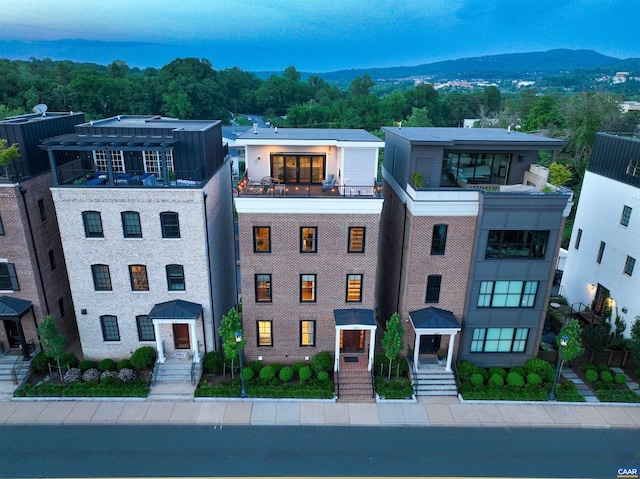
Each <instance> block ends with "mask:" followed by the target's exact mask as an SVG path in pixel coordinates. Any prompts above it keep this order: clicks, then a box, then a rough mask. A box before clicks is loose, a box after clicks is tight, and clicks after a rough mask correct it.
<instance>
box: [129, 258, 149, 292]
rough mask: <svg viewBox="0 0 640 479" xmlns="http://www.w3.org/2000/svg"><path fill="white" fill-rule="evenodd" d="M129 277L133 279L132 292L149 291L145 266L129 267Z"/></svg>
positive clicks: (133, 265) (135, 265)
mask: <svg viewBox="0 0 640 479" xmlns="http://www.w3.org/2000/svg"><path fill="white" fill-rule="evenodd" d="M129 277H130V278H131V291H149V281H148V280H147V267H146V266H145V265H143V264H132V265H129Z"/></svg>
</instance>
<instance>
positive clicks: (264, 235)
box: [253, 226, 271, 253]
mask: <svg viewBox="0 0 640 479" xmlns="http://www.w3.org/2000/svg"><path fill="white" fill-rule="evenodd" d="M253 252H254V253H271V227H269V226H254V227H253Z"/></svg>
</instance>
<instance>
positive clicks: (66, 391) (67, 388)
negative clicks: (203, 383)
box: [14, 379, 149, 397]
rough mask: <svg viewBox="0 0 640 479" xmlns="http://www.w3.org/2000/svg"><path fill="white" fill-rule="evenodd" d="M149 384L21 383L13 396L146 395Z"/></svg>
mask: <svg viewBox="0 0 640 479" xmlns="http://www.w3.org/2000/svg"><path fill="white" fill-rule="evenodd" d="M148 394H149V385H148V384H147V383H146V381H144V380H141V379H138V380H136V381H129V382H126V383H123V382H122V381H120V380H116V381H114V382H108V383H99V384H96V383H93V382H74V383H71V384H52V383H42V384H38V385H31V384H23V385H22V386H20V387H19V388H18V389H16V391H15V393H14V396H15V397H147V395H148Z"/></svg>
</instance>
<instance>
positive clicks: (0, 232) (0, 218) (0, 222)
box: [0, 216, 4, 236]
mask: <svg viewBox="0 0 640 479" xmlns="http://www.w3.org/2000/svg"><path fill="white" fill-rule="evenodd" d="M0 236H4V226H3V224H2V216H0Z"/></svg>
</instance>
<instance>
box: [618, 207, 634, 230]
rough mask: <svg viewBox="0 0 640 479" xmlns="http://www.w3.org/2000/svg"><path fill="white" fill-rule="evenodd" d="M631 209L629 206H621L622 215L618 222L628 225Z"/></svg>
mask: <svg viewBox="0 0 640 479" xmlns="http://www.w3.org/2000/svg"><path fill="white" fill-rule="evenodd" d="M631 210H632V208H630V207H629V206H626V205H625V206H624V207H623V208H622V216H620V224H621V225H622V226H629V220H630V219H631Z"/></svg>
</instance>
